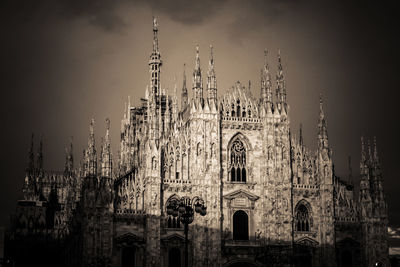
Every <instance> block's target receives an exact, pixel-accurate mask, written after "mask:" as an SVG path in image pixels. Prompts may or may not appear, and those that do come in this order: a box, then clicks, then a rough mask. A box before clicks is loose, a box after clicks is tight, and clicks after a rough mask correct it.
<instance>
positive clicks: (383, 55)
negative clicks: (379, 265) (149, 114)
mask: <svg viewBox="0 0 400 267" xmlns="http://www.w3.org/2000/svg"><path fill="white" fill-rule="evenodd" d="M322 2H323V3H322ZM0 7H1V9H0V25H1V37H0V38H1V42H0V74H1V76H0V77H1V80H0V86H1V87H0V88H1V101H2V103H1V105H0V107H1V114H2V118H3V126H4V127H3V129H2V130H1V148H2V153H1V161H0V162H1V174H2V175H1V176H2V177H1V179H0V216H1V220H0V225H7V223H8V220H9V214H10V213H11V212H13V211H15V206H16V200H17V199H19V198H21V197H22V184H23V180H24V175H25V168H26V167H27V154H28V150H29V143H30V136H31V134H32V133H34V134H35V142H36V143H35V149H37V147H38V142H39V136H40V135H43V139H44V165H45V168H46V169H48V170H63V168H64V158H65V155H64V146H65V145H67V143H68V139H69V137H70V136H73V140H74V159H75V166H76V167H78V163H79V161H80V160H81V158H82V150H83V148H84V146H85V145H86V144H87V138H88V133H89V123H90V119H91V118H92V117H94V118H95V120H96V124H95V134H96V138H97V139H96V141H97V145H99V143H100V138H101V136H104V134H105V119H106V118H110V120H111V134H112V148H113V152H114V156H115V157H116V156H117V150H118V146H119V131H120V121H121V118H122V116H123V109H124V102H125V101H127V98H128V95H129V96H131V102H132V104H133V105H135V104H138V103H139V99H140V97H143V96H144V92H145V88H146V85H147V84H148V82H149V74H148V59H149V55H150V52H151V49H152V16H153V15H154V16H157V17H158V20H159V46H160V51H161V56H162V60H163V63H164V64H163V68H162V74H161V79H162V85H163V87H164V88H166V89H168V90H169V92H170V93H172V92H173V88H174V76H176V77H177V83H178V89H180V88H181V84H182V71H183V64H184V63H186V64H187V73H188V75H189V77H188V81H189V82H190V81H191V77H190V74H191V70H192V69H193V66H194V57H195V45H196V44H199V46H200V58H201V63H202V68H203V71H204V75H205V74H206V70H207V64H208V59H209V45H210V44H212V45H213V46H214V59H215V65H216V72H217V80H218V95H219V96H222V94H224V93H225V92H226V90H227V89H228V88H229V87H230V86H232V85H233V84H234V83H235V82H236V81H238V80H239V81H241V82H242V83H244V84H246V85H247V84H248V81H249V80H251V82H252V93H253V95H254V96H257V97H258V96H259V95H260V69H261V68H262V66H263V54H264V52H263V51H264V48H267V49H268V51H269V54H268V61H269V65H270V68H271V71H272V72H273V74H275V73H276V69H277V68H276V66H277V53H278V49H281V55H282V62H283V69H284V74H285V77H286V85H287V92H288V96H287V98H288V102H289V105H290V108H291V109H290V113H289V116H290V123H291V130H292V132H293V133H296V134H297V132H298V128H299V124H300V123H302V124H303V133H304V139H305V144H306V145H307V146H308V147H310V148H312V149H315V148H316V145H317V137H316V133H317V129H316V127H317V121H318V110H319V102H318V98H319V94H320V93H322V94H323V96H324V102H325V107H326V109H325V110H326V115H327V120H328V133H329V141H330V145H331V147H332V149H333V158H334V163H335V166H336V172H337V175H339V176H341V177H344V178H346V177H347V175H348V164H347V161H348V156H349V155H350V156H351V157H352V162H353V164H352V168H353V176H354V179H355V183H358V179H359V160H360V136H361V135H364V136H365V137H366V138H370V139H371V140H372V138H373V136H374V135H376V136H377V141H378V150H379V156H380V158H381V161H382V170H383V174H384V179H385V184H384V186H385V191H386V195H387V201H388V204H389V219H390V223H391V224H393V225H400V201H399V200H400V199H399V197H398V195H399V194H398V192H399V191H400V183H398V181H397V179H398V175H397V173H398V172H397V169H396V165H398V164H399V163H398V160H399V156H398V153H399V151H400V146H399V142H398V138H397V137H398V136H399V134H400V132H399V130H398V129H396V124H397V123H398V121H399V117H398V116H396V115H398V114H399V112H398V111H397V105H398V103H399V101H398V99H397V96H398V94H397V91H398V90H400V88H399V84H400V78H399V77H400V76H399V75H398V73H397V70H398V68H397V64H398V62H399V59H400V56H399V55H400V53H399V51H398V47H400V46H399V42H398V41H397V40H396V38H395V37H396V35H398V32H397V29H396V28H395V22H396V17H398V16H399V14H398V9H395V8H394V6H393V5H391V3H389V2H385V3H384V2H381V1H379V2H377V1H358V3H353V2H349V1H343V3H341V1H316V0H315V1H308V0H301V1H289V0H285V1H278V0H267V1H261V0H260V1H241V0H237V1H236V0H226V1H213V0H208V1H191V2H189V1H183V0H172V1H162V0H154V1H144V0H143V1H133V0H119V1H108V0H89V1H88V0H86V1H78V0H54V1H51V0H37V1H8V0H6V1H1V2H0ZM273 76H275V75H273ZM204 82H205V80H204ZM189 87H190V85H189ZM178 92H179V91H178ZM115 165H116V164H115Z"/></svg>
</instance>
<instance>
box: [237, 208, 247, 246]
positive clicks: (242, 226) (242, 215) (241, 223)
mask: <svg viewBox="0 0 400 267" xmlns="http://www.w3.org/2000/svg"><path fill="white" fill-rule="evenodd" d="M233 240H249V217H248V216H247V213H246V212H244V211H243V210H238V211H236V212H235V213H234V214H233Z"/></svg>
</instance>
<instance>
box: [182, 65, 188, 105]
mask: <svg viewBox="0 0 400 267" xmlns="http://www.w3.org/2000/svg"><path fill="white" fill-rule="evenodd" d="M187 104H188V91H187V87H186V64H183V82H182V94H181V110H182V111H183V110H185V109H186V107H187Z"/></svg>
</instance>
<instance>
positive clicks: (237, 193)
mask: <svg viewBox="0 0 400 267" xmlns="http://www.w3.org/2000/svg"><path fill="white" fill-rule="evenodd" d="M224 198H226V199H229V200H232V199H234V198H248V199H249V200H251V201H256V200H257V199H259V198H260V197H259V196H257V195H254V194H252V193H250V192H248V191H245V190H243V189H239V190H236V191H233V192H231V193H229V194H226V195H225V196H224Z"/></svg>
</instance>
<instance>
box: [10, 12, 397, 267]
mask: <svg viewBox="0 0 400 267" xmlns="http://www.w3.org/2000/svg"><path fill="white" fill-rule="evenodd" d="M153 33H154V35H153V50H152V53H151V55H150V60H149V73H150V84H149V86H148V88H147V89H146V92H145V95H144V97H143V98H142V99H141V105H139V106H138V107H132V106H131V105H130V103H129V104H128V105H126V107H125V112H124V113H125V114H124V117H123V119H122V122H121V140H120V142H121V143H120V151H119V155H118V162H116V164H113V163H114V162H113V156H112V154H111V140H110V135H109V129H110V122H109V121H108V120H107V121H106V123H107V132H106V135H105V138H104V139H103V141H102V144H101V149H100V152H99V153H97V152H96V145H95V138H94V121H93V120H92V122H91V125H90V136H89V142H88V147H87V149H85V150H84V155H83V160H82V162H81V165H80V167H79V169H74V166H73V156H72V144H71V146H70V147H69V148H68V149H67V152H66V165H65V171H64V172H60V173H51V172H46V171H44V170H43V166H42V165H43V164H42V157H43V156H42V152H41V148H40V149H39V153H38V155H39V156H38V158H37V163H36V164H34V156H33V148H31V152H30V165H29V167H28V169H27V175H26V178H25V183H24V188H23V192H24V199H23V200H20V201H19V202H18V205H17V214H16V216H15V219H14V224H13V225H14V229H13V240H14V241H13V242H14V243H13V244H14V246H15V247H16V246H17V245H15V244H16V242H17V241H16V240H23V239H22V238H27V236H38V235H40V236H51V237H52V238H57V239H58V240H62V242H61V243H57V244H58V245H59V244H62V246H63V252H62V253H63V255H62V258H63V259H65V262H66V263H65V264H66V265H68V266H163V267H168V266H183V263H184V257H185V238H184V232H183V228H184V227H183V225H182V223H181V221H180V220H179V217H174V216H172V215H168V214H167V211H166V210H167V207H168V205H169V204H170V203H171V201H174V200H178V199H180V198H181V197H190V198H194V197H200V198H202V199H203V200H204V203H205V206H206V209H207V212H206V215H205V216H200V215H198V214H195V215H194V220H193V223H192V224H190V225H189V231H188V240H189V243H188V257H189V259H188V261H189V266H375V265H376V264H377V265H376V266H388V264H389V263H388V245H387V237H386V232H387V219H388V217H387V204H386V202H385V195H384V192H383V179H382V175H381V171H380V165H379V159H378V154H377V148H376V141H375V140H374V142H373V144H372V145H370V143H369V142H368V144H364V141H363V140H362V149H361V150H362V155H361V162H360V171H361V173H360V174H361V179H360V186H359V192H358V193H357V196H356V194H355V190H354V185H353V183H352V181H351V180H349V179H346V180H343V179H341V178H339V177H337V176H336V175H335V172H334V165H333V162H332V149H331V147H330V145H329V139H328V129H327V122H326V117H325V113H324V109H323V101H322V98H320V103H319V105H320V112H319V121H318V140H317V142H318V146H317V150H316V151H311V150H310V149H308V148H307V147H305V146H304V144H303V138H302V134H301V130H300V134H299V135H298V136H297V137H295V136H294V135H293V132H292V131H291V130H290V120H289V105H288V104H287V100H286V95H287V93H286V86H285V77H284V72H283V67H282V62H281V57H280V55H278V73H277V75H276V86H273V80H272V78H271V74H270V72H269V67H268V63H267V54H266V53H265V63H264V66H263V68H262V72H261V86H260V97H258V98H255V97H253V96H252V94H251V92H250V84H249V85H248V86H247V87H246V86H244V85H243V84H241V83H240V82H236V83H234V85H233V86H232V88H230V89H229V90H227V92H226V94H225V95H223V96H218V94H217V88H218V86H217V77H216V71H215V65H214V57H213V52H212V47H211V55H210V59H209V64H208V71H207V73H206V74H207V75H206V77H203V71H202V69H201V64H200V56H199V48H198V47H197V49H196V58H195V68H194V70H193V75H192V79H193V81H192V88H191V91H192V93H191V97H189V92H188V88H187V82H186V73H185V72H184V74H183V85H182V90H181V93H180V94H181V96H180V101H178V97H177V89H176V86H175V90H174V94H173V95H172V96H170V95H168V92H166V91H165V89H164V88H163V87H162V83H161V77H160V75H161V73H162V72H161V69H162V60H161V54H160V50H159V46H158V24H157V21H156V19H154V21H153ZM203 81H204V83H203ZM273 87H274V90H273ZM273 91H274V92H273ZM178 102H180V103H178ZM32 146H33V145H32ZM371 146H372V148H371ZM97 155H98V156H99V157H97ZM35 240H38V239H37V238H36V239H35Z"/></svg>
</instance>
